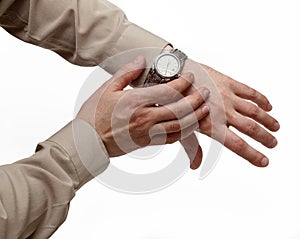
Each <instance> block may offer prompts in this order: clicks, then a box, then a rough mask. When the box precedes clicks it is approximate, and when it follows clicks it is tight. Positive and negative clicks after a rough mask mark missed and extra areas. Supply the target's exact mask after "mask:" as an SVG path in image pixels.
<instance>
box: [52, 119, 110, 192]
mask: <svg viewBox="0 0 300 239" xmlns="http://www.w3.org/2000/svg"><path fill="white" fill-rule="evenodd" d="M47 141H50V142H54V143H56V144H58V145H59V146H60V147H62V148H63V149H64V150H65V151H66V152H67V154H68V155H69V156H70V159H71V161H72V163H73V165H74V167H75V171H76V174H77V177H78V181H79V184H78V185H75V189H76V190H78V189H79V188H80V187H81V186H83V185H84V184H85V183H87V182H88V181H90V180H91V179H92V178H93V177H96V176H97V175H99V174H100V173H102V172H103V171H104V170H105V169H106V168H107V167H108V165H109V163H110V160H109V156H108V153H107V151H106V148H105V146H104V144H103V142H102V140H101V138H100V136H99V135H98V133H97V132H96V130H95V129H94V128H93V127H92V126H91V125H90V124H88V123H87V122H85V121H83V120H80V119H74V120H73V121H72V122H70V123H69V124H67V125H66V126H65V127H64V128H63V129H62V130H60V131H59V132H57V133H56V134H54V135H53V136H52V137H50V138H49V139H48V140H47Z"/></svg>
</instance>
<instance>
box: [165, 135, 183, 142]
mask: <svg viewBox="0 0 300 239" xmlns="http://www.w3.org/2000/svg"><path fill="white" fill-rule="evenodd" d="M179 139H180V135H177V134H171V135H168V137H167V140H166V144H173V143H175V142H176V141H178V140H179Z"/></svg>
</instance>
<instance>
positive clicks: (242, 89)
mask: <svg viewBox="0 0 300 239" xmlns="http://www.w3.org/2000/svg"><path fill="white" fill-rule="evenodd" d="M233 82H234V83H233V84H231V87H232V89H233V91H234V93H235V94H236V95H237V96H239V97H241V98H244V99H247V100H251V101H253V102H254V103H256V104H257V105H258V106H259V107H261V108H262V109H263V110H265V111H271V110H272V105H271V104H270V102H269V100H268V99H267V97H266V96H264V95H263V94H262V93H260V92H258V91H257V90H255V89H253V88H251V87H249V86H247V85H245V84H243V83H240V82H237V81H234V80H233Z"/></svg>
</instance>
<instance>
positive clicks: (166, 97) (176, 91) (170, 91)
mask: <svg viewBox="0 0 300 239" xmlns="http://www.w3.org/2000/svg"><path fill="white" fill-rule="evenodd" d="M193 82H194V76H193V75H192V74H191V73H187V74H185V75H184V76H182V77H180V78H178V79H176V80H173V81H171V82H168V83H167V84H161V85H155V86H151V87H148V88H143V89H141V90H142V91H141V92H142V93H143V95H144V99H145V100H146V101H147V104H148V105H154V104H159V105H165V104H169V103H171V102H175V101H178V100H179V99H182V98H183V93H184V92H185V91H186V90H187V89H188V88H190V87H191V86H192V84H193Z"/></svg>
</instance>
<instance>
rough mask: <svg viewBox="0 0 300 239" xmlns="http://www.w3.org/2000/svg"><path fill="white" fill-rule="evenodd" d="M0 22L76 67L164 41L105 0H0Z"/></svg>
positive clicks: (150, 46)
mask: <svg viewBox="0 0 300 239" xmlns="http://www.w3.org/2000/svg"><path fill="white" fill-rule="evenodd" d="M0 25H1V26H2V27H3V28H5V29H6V30H7V31H8V32H9V33H11V34H12V35H14V36H16V37H18V38H20V39H21V40H23V41H25V42H29V43H32V44H35V45H38V46H41V47H44V48H47V49H50V50H52V51H55V52H57V53H58V54H59V55H61V56H62V57H64V58H65V59H66V60H68V61H69V62H71V63H73V64H77V65H81V66H96V65H98V64H100V63H102V62H103V61H104V60H106V59H107V58H108V57H111V56H114V55H115V54H118V53H120V52H124V51H128V50H132V49H138V48H157V49H158V50H159V51H161V50H162V49H163V48H164V47H165V46H166V45H167V44H168V42H166V41H165V40H163V39H161V38H159V37H157V36H156V35H154V34H152V33H150V32H148V31H146V30H144V29H142V28H140V27H139V26H137V25H135V24H133V23H131V22H129V21H128V20H127V18H126V16H125V14H124V12H123V11H121V10H120V9H119V8H117V7H116V6H115V5H113V4H111V3H110V2H108V1H105V0H88V1H87V0H0ZM116 67H117V66H116ZM116 67H115V68H111V67H110V69H109V72H110V73H114V72H115V71H117V70H118V69H117V68H116Z"/></svg>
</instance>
